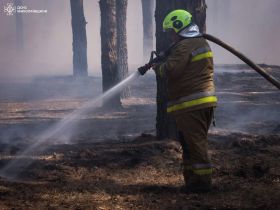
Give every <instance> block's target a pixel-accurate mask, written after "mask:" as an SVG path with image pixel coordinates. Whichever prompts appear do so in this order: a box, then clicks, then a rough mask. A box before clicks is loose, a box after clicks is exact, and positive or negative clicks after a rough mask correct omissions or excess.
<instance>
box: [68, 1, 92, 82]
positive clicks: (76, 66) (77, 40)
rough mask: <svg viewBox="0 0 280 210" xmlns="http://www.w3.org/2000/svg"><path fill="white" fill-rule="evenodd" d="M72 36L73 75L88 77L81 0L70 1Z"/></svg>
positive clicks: (84, 21)
mask: <svg viewBox="0 0 280 210" xmlns="http://www.w3.org/2000/svg"><path fill="white" fill-rule="evenodd" d="M70 4H71V15H72V34H73V74H74V76H76V77H86V76H88V64H87V35H86V24H87V22H86V19H85V16H84V6H83V0H70Z"/></svg>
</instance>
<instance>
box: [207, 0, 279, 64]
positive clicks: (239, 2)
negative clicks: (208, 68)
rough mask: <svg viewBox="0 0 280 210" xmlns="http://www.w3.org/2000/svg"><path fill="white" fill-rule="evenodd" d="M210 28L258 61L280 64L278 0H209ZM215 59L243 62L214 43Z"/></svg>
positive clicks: (208, 27) (216, 60)
mask: <svg viewBox="0 0 280 210" xmlns="http://www.w3.org/2000/svg"><path fill="white" fill-rule="evenodd" d="M206 2H207V5H208V10H207V32H208V33H210V34H213V35H216V36H218V37H219V38H221V39H222V40H224V41H226V42H228V43H229V44H231V45H232V46H234V47H235V48H236V49H238V50H240V51H241V52H243V53H244V54H245V55H247V56H248V57H250V58H252V60H254V61H255V62H257V63H266V64H275V65H280V61H279V59H278V57H279V56H278V55H279V52H280V42H278V41H277V39H278V37H279V35H280V28H279V27H278V25H279V21H280V15H279V9H280V1H279V0H267V1H262V0H245V1H244V0H206ZM212 46H213V49H214V53H215V62H216V63H242V62H240V60H238V59H236V58H235V57H234V56H233V55H231V54H230V53H228V52H226V51H224V50H223V49H221V48H220V47H216V46H215V45H212Z"/></svg>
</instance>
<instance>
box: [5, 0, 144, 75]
mask: <svg viewBox="0 0 280 210" xmlns="http://www.w3.org/2000/svg"><path fill="white" fill-rule="evenodd" d="M10 2H12V1H11V0H2V1H1V2H0V8H1V11H0V25H1V34H0V43H1V48H0V64H1V65H0V75H1V78H2V79H4V77H5V78H7V77H12V78H15V77H16V78H22V77H26V76H38V75H40V76H42V75H71V74H72V28H71V11H70V1H69V0H63V1H56V0H40V1H37V0H36V1H35V0H24V1H23V4H24V5H26V6H27V7H28V8H30V9H47V10H48V12H47V14H23V39H24V43H23V44H24V49H23V51H22V52H20V51H19V50H18V48H17V42H16V20H15V15H13V16H8V15H6V14H5V13H4V10H3V8H4V6H6V5H7V3H10ZM98 2H99V1H98V0H84V10H85V18H86V21H87V22H88V24H87V41H88V65H89V74H90V75H93V74H99V75H100V73H101V46H100V42H101V41H100V11H99V4H98ZM141 14H142V13H141V1H140V0H139V1H129V2H128V17H127V36H128V37H127V38H128V53H129V56H128V59H129V60H128V62H129V65H130V66H132V67H134V66H135V65H138V64H140V63H141V62H142V52H143V50H142V39H143V35H142V16H141ZM135 40H137V41H135Z"/></svg>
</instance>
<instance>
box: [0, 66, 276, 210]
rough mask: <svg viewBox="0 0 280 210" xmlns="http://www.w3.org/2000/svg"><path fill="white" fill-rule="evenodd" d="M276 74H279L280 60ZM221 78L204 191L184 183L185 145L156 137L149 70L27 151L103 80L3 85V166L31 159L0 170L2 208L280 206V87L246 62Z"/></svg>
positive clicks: (0, 154)
mask: <svg viewBox="0 0 280 210" xmlns="http://www.w3.org/2000/svg"><path fill="white" fill-rule="evenodd" d="M272 73H274V74H275V76H276V77H278V78H280V72H279V70H278V69H275V70H272ZM50 84H51V85H50ZM216 84H217V92H218V96H219V99H220V101H219V108H218V109H217V111H216V120H217V127H216V128H214V127H211V130H210V135H209V140H210V151H209V153H210V155H211V157H212V161H213V164H214V175H213V179H214V188H213V191H212V192H211V193H207V194H185V193H183V192H181V190H180V188H181V186H182V185H183V178H182V174H181V148H180V145H179V143H178V142H176V141H174V140H170V139H169V140H166V141H157V140H156V139H155V137H154V133H155V130H154V127H155V111H156V108H155V81H154V77H153V76H152V75H146V77H143V78H141V79H139V80H138V81H135V83H134V84H133V85H132V86H131V90H132V98H130V99H126V100H124V101H123V105H124V108H123V109H119V110H115V111H112V112H106V111H104V110H102V109H97V110H95V111H94V112H92V113H90V114H88V115H87V116H84V117H82V119H80V120H79V121H77V122H76V123H75V129H74V128H71V131H69V133H70V134H69V133H68V132H67V133H66V134H65V136H66V137H67V139H66V140H65V142H64V143H59V144H52V143H51V142H49V143H46V144H43V145H42V147H43V146H44V147H45V150H38V151H37V150H36V151H32V153H29V154H28V155H25V156H24V157H19V154H21V151H23V150H24V149H26V148H28V147H29V146H30V145H32V144H34V143H35V142H36V141H38V138H39V137H40V134H41V133H42V132H43V131H45V130H46V129H48V128H49V127H50V126H51V125H53V124H54V123H55V122H57V121H58V120H60V119H61V118H63V117H64V116H65V115H67V114H68V113H70V112H71V111H73V110H74V109H76V108H78V107H80V106H81V104H83V103H85V102H86V101H87V100H89V99H90V98H92V97H95V96H96V95H98V93H99V91H100V88H99V85H100V80H99V79H98V78H90V79H89V80H88V81H86V82H85V81H84V82H83V84H82V85H80V84H79V83H78V82H75V81H73V80H72V79H71V78H50V79H48V80H46V79H37V80H35V81H31V82H29V83H26V84H0V86H1V90H5V91H1V92H0V97H1V101H0V110H1V111H0V137H1V139H0V170H1V169H2V168H4V167H5V166H6V165H7V164H8V163H9V162H10V161H11V160H13V159H15V158H18V159H21V160H22V159H23V160H27V161H29V160H32V163H31V164H30V165H29V166H28V167H27V168H21V167H19V168H17V170H18V171H19V172H20V173H19V174H18V176H17V178H15V179H14V180H11V179H7V178H4V177H1V178H0V209H279V208H280V201H279V197H280V164H279V154H280V117H279V116H280V109H279V103H280V95H279V91H277V90H276V89H275V88H273V87H272V86H270V85H269V84H268V83H266V82H265V80H263V79H262V78H260V77H259V76H258V75H256V74H254V73H251V72H247V71H244V70H243V72H241V73H236V72H231V73H222V72H220V73H218V74H217V75H216ZM30 85H32V87H36V88H35V92H32V93H30V90H31V89H32V88H30ZM3 87H6V89H3ZM90 90H95V91H93V92H91V91H90ZM9 93H10V94H9ZM68 134H69V135H68ZM38 136H39V137H38ZM63 139H64V138H63ZM21 169H22V170H21Z"/></svg>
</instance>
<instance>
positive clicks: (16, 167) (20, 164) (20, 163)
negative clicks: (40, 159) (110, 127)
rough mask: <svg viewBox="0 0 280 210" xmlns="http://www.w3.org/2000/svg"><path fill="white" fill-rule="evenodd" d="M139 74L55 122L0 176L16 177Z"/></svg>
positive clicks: (0, 171) (4, 168)
mask: <svg viewBox="0 0 280 210" xmlns="http://www.w3.org/2000/svg"><path fill="white" fill-rule="evenodd" d="M138 76H140V74H139V72H138V71H136V72H134V73H133V74H131V75H130V76H128V77H127V78H126V79H124V80H123V81H121V82H120V83H118V84H117V85H115V86H114V87H112V88H111V89H109V90H108V91H106V92H105V93H103V94H102V95H100V96H99V97H97V98H95V99H93V100H90V101H88V102H87V103H85V104H84V105H83V106H82V107H80V108H79V109H77V110H75V111H73V112H72V113H69V114H68V115H67V116H65V117H64V118H63V119H61V120H60V121H58V122H57V123H55V124H54V125H53V126H52V127H50V128H49V129H47V130H46V131H44V132H43V133H42V134H40V135H39V136H38V137H37V139H38V140H37V141H36V142H35V143H34V144H32V145H31V146H29V147H28V148H27V149H25V150H24V151H22V152H21V153H20V154H19V155H18V157H17V158H16V159H13V160H11V161H10V162H9V163H8V164H7V165H6V166H4V167H3V168H2V169H1V170H0V176H1V177H4V178H6V179H15V178H16V177H17V175H18V174H20V173H21V172H22V171H23V170H25V169H26V168H27V167H28V166H30V165H31V164H32V163H33V162H34V160H33V159H31V158H28V157H30V155H31V154H32V153H34V152H35V151H36V152H37V153H38V152H42V151H44V150H46V149H47V148H48V145H45V144H47V143H54V142H57V141H56V139H57V138H58V136H59V135H62V134H63V133H64V131H66V130H69V129H71V128H72V127H73V126H74V125H75V121H76V120H77V119H79V118H80V117H81V116H83V115H85V114H87V113H88V112H89V111H90V112H92V111H94V109H95V108H97V107H98V104H100V103H102V102H103V103H105V102H106V101H108V100H109V99H110V98H112V97H113V96H115V95H116V94H117V93H119V92H121V91H122V90H123V89H124V88H125V87H126V86H127V85H129V84H130V83H131V82H132V81H134V80H135V79H136V78H137V77H138Z"/></svg>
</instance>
